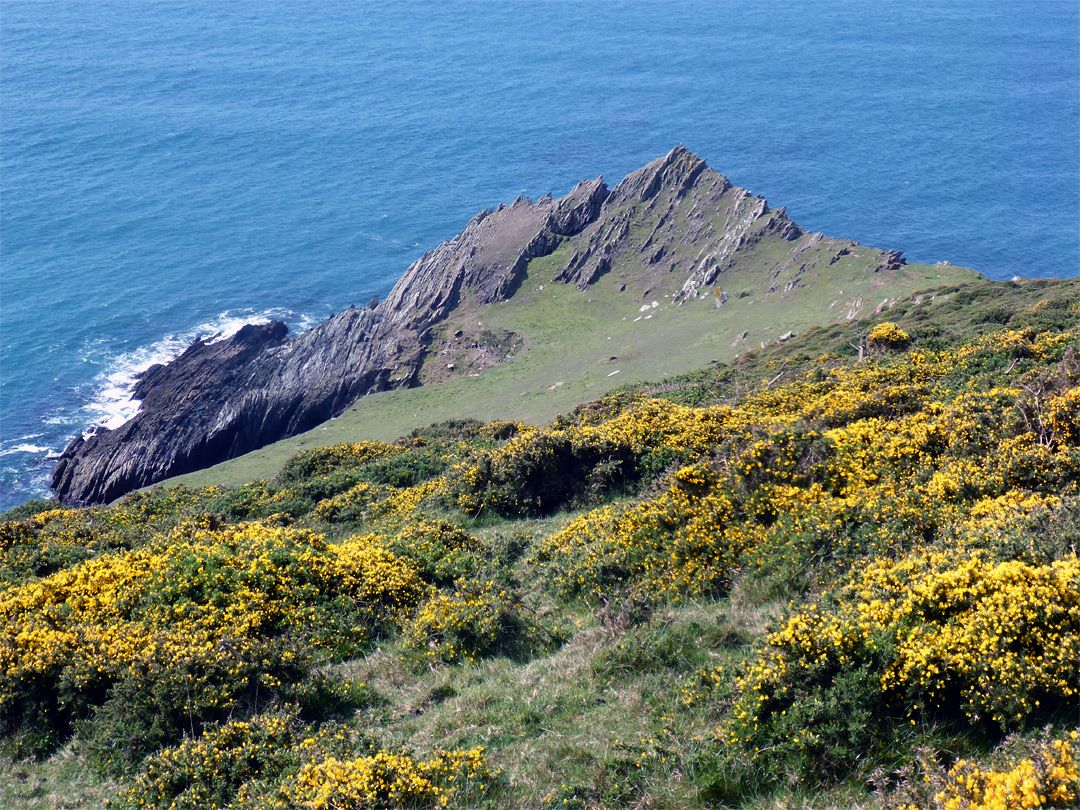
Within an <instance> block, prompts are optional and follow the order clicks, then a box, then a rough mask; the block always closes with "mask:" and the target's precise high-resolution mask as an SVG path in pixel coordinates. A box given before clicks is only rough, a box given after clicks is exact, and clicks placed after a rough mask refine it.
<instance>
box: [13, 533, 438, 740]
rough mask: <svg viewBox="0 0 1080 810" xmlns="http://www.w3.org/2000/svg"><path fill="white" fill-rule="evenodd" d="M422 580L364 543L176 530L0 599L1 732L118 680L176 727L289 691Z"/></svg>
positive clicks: (348, 649)
mask: <svg viewBox="0 0 1080 810" xmlns="http://www.w3.org/2000/svg"><path fill="white" fill-rule="evenodd" d="M427 587H428V586H426V585H425V584H424V583H423V582H422V581H421V580H420V579H419V577H418V576H417V575H416V573H415V571H413V570H412V569H411V568H410V567H409V566H408V565H407V564H405V563H404V562H402V561H401V560H399V559H398V558H396V557H395V556H394V555H393V554H392V553H390V552H389V551H388V550H386V549H385V548H384V547H382V546H381V545H379V544H378V543H373V542H367V541H365V540H363V539H361V540H358V541H356V542H353V543H347V544H345V545H342V546H337V547H331V546H327V544H326V543H325V542H324V540H323V539H322V537H320V536H319V535H315V534H312V533H310V532H306V531H300V530H295V529H287V528H281V527H273V526H266V525H263V524H258V523H249V524H242V525H240V526H237V527H228V528H221V529H206V528H203V527H201V526H200V525H192V526H181V527H180V528H178V529H176V530H175V531H174V532H172V533H171V534H169V535H167V536H163V537H162V538H160V539H158V540H157V541H153V542H150V543H148V544H147V545H145V546H143V547H141V548H138V549H135V550H132V551H127V552H118V553H113V554H105V555H101V556H99V557H97V558H95V559H92V560H88V561H86V562H83V563H81V564H79V565H76V566H73V567H71V568H67V569H64V570H62V571H60V572H58V573H56V574H53V575H51V576H49V577H46V578H44V579H40V580H35V581H31V582H28V583H26V584H24V585H20V586H17V587H13V588H10V589H8V590H6V591H4V592H3V593H2V594H0V621H2V624H3V627H2V630H0V715H2V716H3V717H4V722H5V726H7V727H8V728H7V730H11V726H8V724H9V723H10V724H14V725H16V726H17V725H18V724H20V723H25V722H34V723H37V722H39V721H41V720H42V718H51V720H49V722H51V723H52V724H54V725H56V726H58V727H61V728H62V727H63V725H64V724H65V723H66V722H68V721H69V720H70V718H72V717H75V716H78V715H80V714H82V713H83V712H85V710H86V709H87V707H89V706H92V705H95V704H100V703H102V702H104V701H107V700H110V699H113V698H116V699H119V695H120V693H118V692H116V689H117V688H119V687H123V690H126V691H125V692H124V694H128V693H131V694H129V695H128V699H129V700H130V702H131V703H132V704H133V705H134V704H135V703H137V702H138V701H137V699H136V697H134V696H133V695H135V694H138V695H142V696H143V697H142V698H139V699H143V700H145V699H150V698H151V697H152V701H151V703H150V704H148V706H150V707H153V706H154V705H155V704H160V705H157V706H156V708H153V711H156V712H159V713H160V715H161V717H162V718H165V723H164V724H165V725H166V726H171V727H172V728H173V732H174V733H175V732H178V730H179V728H180V727H181V725H185V726H188V727H190V724H191V722H192V718H196V719H200V720H206V719H214V718H216V717H219V716H222V715H223V714H224V713H226V712H228V711H229V710H230V707H232V706H233V705H234V704H235V703H236V701H238V700H245V701H249V700H255V699H256V697H255V696H256V694H261V695H262V696H263V697H264V698H266V699H269V698H270V697H272V696H273V695H274V694H275V693H277V692H280V691H281V690H282V689H291V688H293V687H294V686H295V684H296V683H298V682H299V681H301V680H303V677H304V674H305V672H306V671H307V668H308V667H309V666H310V661H312V660H318V659H320V658H332V657H340V656H342V655H345V654H348V653H355V652H356V651H358V650H360V649H362V647H363V645H364V644H365V643H366V642H367V640H368V638H369V636H370V633H371V631H372V630H373V629H377V628H378V626H379V624H380V623H382V622H386V621H390V622H396V621H400V620H401V619H402V617H403V616H404V615H406V614H407V613H408V612H410V611H411V610H412V608H413V607H414V606H415V605H416V603H417V602H419V601H420V600H421V599H422V598H423V597H424V596H425V595H426V593H427ZM149 710H151V709H149V708H148V711H149ZM132 711H134V709H132ZM162 733H163V734H164V731H163V732H162ZM167 737H168V734H165V738H166V739H167Z"/></svg>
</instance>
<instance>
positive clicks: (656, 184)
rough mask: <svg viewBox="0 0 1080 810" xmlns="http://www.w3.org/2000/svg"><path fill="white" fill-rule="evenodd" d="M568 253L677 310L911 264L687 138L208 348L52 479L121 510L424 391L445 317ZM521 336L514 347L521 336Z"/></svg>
mask: <svg viewBox="0 0 1080 810" xmlns="http://www.w3.org/2000/svg"><path fill="white" fill-rule="evenodd" d="M856 249H857V250H858V253H855V252H854V251H855V250H856ZM557 250H559V251H560V253H559V256H560V257H563V256H564V257H565V261H563V259H561V258H560V262H559V267H558V269H557V270H556V272H555V273H554V274H553V275H552V276H551V279H550V281H551V283H562V284H568V285H574V286H575V287H578V288H580V289H586V288H589V287H590V286H591V285H593V284H595V283H596V282H597V280H598V279H600V278H601V277H604V276H605V275H608V274H616V275H617V276H618V278H619V279H620V281H621V282H622V283H621V286H620V287H619V290H620V292H624V291H627V292H629V293H630V294H635V293H636V294H637V295H638V296H641V295H643V294H644V295H648V294H649V292H650V291H652V290H655V289H657V288H658V287H659V286H663V285H666V286H668V287H671V288H672V289H673V293H672V296H671V297H672V301H673V303H675V304H678V303H682V302H685V301H689V300H691V299H695V298H703V297H710V298H712V297H715V299H716V302H717V306H719V305H720V304H722V303H723V301H724V300H725V299H726V297H727V296H728V292H727V291H726V289H723V288H722V286H721V285H720V284H719V280H721V276H722V275H723V277H724V279H735V278H738V277H739V274H740V272H745V271H747V270H748V268H753V278H754V279H755V282H754V283H755V284H764V288H763V289H760V290H759V292H760V293H761V294H773V293H778V294H781V295H783V294H787V293H791V292H792V291H793V290H795V289H796V288H798V287H799V285H800V284H804V283H805V279H807V278H811V277H813V276H814V273H815V272H819V273H820V271H821V270H822V269H823V268H828V267H830V266H831V265H833V264H835V263H836V262H838V261H840V260H841V259H842V258H844V257H852V256H855V257H856V258H857V260H858V261H859V262H861V263H862V265H864V266H865V272H866V273H867V274H873V273H885V274H888V273H890V272H896V271H898V270H899V269H900V268H902V267H903V265H904V261H903V259H902V257H901V256H900V254H899V253H897V252H891V251H881V250H877V249H873V248H866V247H862V246H858V245H857V243H855V242H852V241H849V240H841V239H832V238H829V237H824V236H822V235H821V234H817V233H807V232H804V231H803V230H802V229H801V228H799V226H798V225H796V224H795V223H793V222H792V221H791V220H790V219H788V217H787V214H786V211H785V210H784V209H783V208H781V209H778V210H774V209H772V208H770V207H769V206H768V204H767V203H766V201H765V200H764V199H763V198H761V197H757V196H755V195H753V194H751V193H750V192H748V191H747V190H745V189H742V188H738V187H735V186H733V185H732V184H731V183H730V182H729V181H728V179H727V178H726V177H724V176H723V175H721V174H718V173H717V172H715V171H714V170H712V169H711V168H709V166H707V165H706V163H705V162H704V161H703V160H701V159H700V158H698V157H697V156H696V155H694V154H692V153H691V152H689V151H688V150H687V149H685V148H684V147H681V146H680V147H677V148H676V149H674V150H672V151H671V152H670V153H668V154H667V155H665V156H664V157H662V158H660V159H658V160H656V161H654V162H652V163H650V164H649V165H647V166H645V167H643V168H641V169H639V170H637V171H635V172H633V173H632V174H630V175H628V176H627V177H626V178H625V179H624V180H623V181H622V182H620V183H619V184H618V185H616V186H615V187H614V188H613V189H609V188H608V186H607V185H606V184H605V183H604V181H603V178H597V179H596V180H591V181H583V182H581V183H579V184H578V185H577V186H576V187H575V188H574V189H573V190H572V191H571V192H570V193H569V194H567V195H566V196H565V197H562V198H561V199H552V197H551V196H550V195H548V196H546V197H544V198H542V199H539V200H535V201H534V200H530V199H527V198H524V197H522V198H519V199H517V200H515V201H514V202H513V203H512V204H511V205H500V206H499V207H498V208H496V209H492V210H485V211H481V212H480V213H479V214H477V215H476V216H475V217H474V218H473V219H472V221H470V222H469V223H468V225H467V226H466V227H465V229H464V230H463V231H462V232H461V233H460V234H458V236H456V237H455V238H453V239H451V240H450V241H448V242H444V243H443V244H441V245H439V246H438V247H436V248H435V249H434V250H431V251H429V252H428V253H425V254H424V255H423V256H422V257H421V258H420V259H418V260H417V261H416V262H414V263H413V264H412V265H411V266H410V267H409V268H408V269H407V270H406V272H405V273H404V275H403V276H402V277H401V279H400V280H399V281H398V283H397V284H396V285H395V286H394V288H393V290H392V291H391V293H390V294H389V296H387V298H386V299H385V300H384V301H382V302H380V303H375V304H373V306H370V307H369V308H366V309H355V308H349V309H347V310H345V311H344V312H341V313H338V314H337V315H334V316H333V317H331V318H330V319H328V320H327V321H325V322H324V323H322V324H321V325H320V326H318V327H316V328H314V329H311V330H309V331H307V332H305V333H303V334H301V335H299V336H297V337H294V338H289V337H288V336H287V334H286V331H287V329H286V326H285V325H284V324H282V323H280V322H271V323H268V324H265V325H259V326H255V325H249V326H245V327H244V328H243V329H241V330H240V331H239V332H237V333H236V334H235V335H233V336H231V337H229V338H227V339H223V340H217V341H197V342H195V343H194V344H192V345H191V346H190V347H189V348H188V349H187V350H186V351H185V352H184V353H183V354H181V355H180V356H179V357H177V358H175V359H174V360H173V361H171V362H170V363H168V364H167V365H164V366H155V367H153V368H151V369H149V370H148V371H147V372H146V373H145V374H144V375H143V376H142V377H141V379H140V380H139V382H138V384H137V386H136V389H135V391H134V392H133V396H134V398H135V399H138V400H140V401H141V406H140V409H139V411H138V413H137V414H136V416H134V417H133V418H132V419H131V420H129V421H128V422H127V423H125V424H124V425H122V426H120V427H119V428H116V429H115V430H107V429H104V428H99V429H96V430H94V431H92V432H90V433H89V434H88V435H85V436H80V437H77V438H76V439H75V440H74V441H73V442H72V443H71V444H70V445H69V446H68V448H67V449H66V450H65V452H64V453H63V454H62V456H61V457H60V459H59V461H58V463H57V465H56V468H55V470H54V472H53V476H52V488H53V490H54V492H55V495H56V498H57V499H58V500H59V501H61V502H63V503H66V504H73V505H86V504H97V503H107V502H109V501H112V500H115V499H116V498H118V497H120V496H122V495H124V494H125V493H127V492H130V491H132V490H135V489H138V488H140V487H144V486H147V485H149V484H153V483H156V482H158V481H161V480H163V479H165V478H169V477H172V476H175V475H179V474H183V473H187V472H191V471H194V470H198V469H202V468H204V467H208V466H211V465H213V464H216V463H218V462H221V461H224V460H226V459H230V458H234V457H236V456H239V455H242V454H244V453H247V452H250V451H252V450H255V449H257V448H259V447H262V446H264V445H266V444H269V443H271V442H274V441H277V440H279V439H282V438H286V437H289V436H293V435H296V434H298V433H301V432H303V431H306V430H310V429H311V428H313V427H315V426H316V425H318V424H320V423H321V422H324V421H326V420H328V419H330V418H332V417H334V416H337V415H339V414H341V413H342V412H343V411H344V410H345V409H346V408H347V407H349V406H350V405H351V404H352V403H353V402H355V401H356V400H357V399H358V398H359V397H362V396H364V395H366V394H370V393H373V392H377V391H383V390H386V389H390V388H408V387H413V386H416V385H419V384H420V382H421V380H420V369H421V366H422V365H423V362H424V359H425V357H426V356H427V355H428V354H429V353H430V352H431V351H432V349H433V342H435V341H437V340H439V339H440V336H439V335H438V334H436V330H433V328H432V327H433V326H435V325H436V324H438V323H440V322H441V321H444V320H446V319H447V318H448V317H449V316H450V315H451V314H452V313H455V312H461V311H471V310H473V309H476V308H479V307H482V306H484V305H486V304H491V303H495V302H499V301H505V300H508V299H510V298H512V297H513V296H514V294H515V292H516V291H517V290H518V288H519V287H520V285H521V283H522V281H523V280H524V279H525V277H526V275H527V271H528V267H529V264H530V262H532V261H533V260H534V259H537V258H540V257H546V256H551V255H552V254H553V253H555V251H557ZM724 274H726V275H724ZM762 279H763V280H764V281H761V280H762ZM672 285H673V286H672ZM723 287H724V288H730V287H732V284H731V283H729V282H725V284H724V285H723ZM512 338H513V336H512V335H510V336H504V340H503V343H504V344H505V345H506V346H513V345H515V343H514V340H513V339H512ZM511 354H512V351H511ZM505 359H506V357H505V356H503V355H502V354H500V355H499V357H496V358H495V359H494V360H493V361H492V362H495V361H498V362H501V361H503V360H505Z"/></svg>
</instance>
